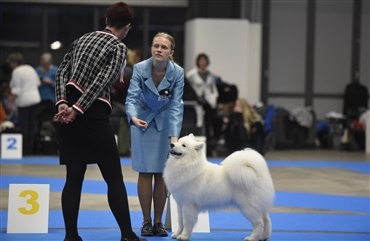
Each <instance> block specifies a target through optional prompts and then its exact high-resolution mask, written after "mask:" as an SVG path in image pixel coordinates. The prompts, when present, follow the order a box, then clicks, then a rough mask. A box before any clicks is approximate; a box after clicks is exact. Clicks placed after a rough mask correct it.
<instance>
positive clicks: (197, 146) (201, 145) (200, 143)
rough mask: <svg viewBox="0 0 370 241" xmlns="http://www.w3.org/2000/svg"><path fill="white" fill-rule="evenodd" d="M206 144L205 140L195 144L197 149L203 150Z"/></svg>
mask: <svg viewBox="0 0 370 241" xmlns="http://www.w3.org/2000/svg"><path fill="white" fill-rule="evenodd" d="M203 146H204V142H198V144H197V145H196V146H195V150H197V151H198V150H201V149H202V148H203Z"/></svg>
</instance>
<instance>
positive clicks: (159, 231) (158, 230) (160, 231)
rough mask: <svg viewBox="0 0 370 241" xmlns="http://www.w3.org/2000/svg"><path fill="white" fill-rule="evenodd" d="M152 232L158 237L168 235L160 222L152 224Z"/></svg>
mask: <svg viewBox="0 0 370 241" xmlns="http://www.w3.org/2000/svg"><path fill="white" fill-rule="evenodd" d="M153 234H154V235H155V236H160V237H167V236H168V233H167V231H166V230H165V229H164V227H163V224H162V223H156V224H154V226H153Z"/></svg>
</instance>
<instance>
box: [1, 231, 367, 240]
mask: <svg viewBox="0 0 370 241" xmlns="http://www.w3.org/2000/svg"><path fill="white" fill-rule="evenodd" d="M136 233H137V234H139V231H136ZM80 235H81V237H82V238H83V240H84V241H119V239H120V236H119V231H118V230H96V229H94V230H81V231H80ZM247 235H249V233H247V232H235V231H213V230H212V231H211V233H194V234H193V236H192V237H191V239H190V241H213V240H216V241H243V239H244V237H245V236H247ZM63 238H64V231H62V230H50V231H49V233H48V234H6V233H5V232H4V231H2V232H1V233H0V240H2V241H8V240H9V241H10V240H12V241H13V240H14V241H52V240H53V241H54V240H58V241H62V240H63ZM369 239H370V236H369V235H368V234H351V233H340V234H336V233H307V232H273V233H272V235H271V237H270V238H269V239H268V241H287V240H291V241H293V240H294V241H308V240H310V241H312V240H320V241H331V240H337V241H342V240H343V241H361V240H369ZM162 240H175V239H171V237H150V238H148V241H162Z"/></svg>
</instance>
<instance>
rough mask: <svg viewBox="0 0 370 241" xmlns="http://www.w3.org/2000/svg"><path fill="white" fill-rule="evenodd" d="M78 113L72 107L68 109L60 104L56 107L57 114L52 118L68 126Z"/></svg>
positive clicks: (65, 105)
mask: <svg viewBox="0 0 370 241" xmlns="http://www.w3.org/2000/svg"><path fill="white" fill-rule="evenodd" d="M77 114H78V112H77V110H75V109H74V108H72V107H68V105H67V104H60V105H59V106H58V113H57V114H55V115H54V118H55V119H56V120H58V121H60V122H61V123H65V124H68V123H70V122H73V121H74V119H75V118H76V116H77Z"/></svg>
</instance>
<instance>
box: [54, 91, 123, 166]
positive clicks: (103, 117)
mask: <svg viewBox="0 0 370 241" xmlns="http://www.w3.org/2000/svg"><path fill="white" fill-rule="evenodd" d="M80 96H81V93H80V92H79V91H77V90H76V89H75V88H74V87H72V86H68V89H67V101H68V105H70V106H71V105H72V104H74V103H76V101H77V100H78V98H79V97H80ZM110 113H111V108H110V107H109V105H108V104H107V103H105V102H102V101H100V100H96V101H95V102H94V103H93V104H92V105H91V106H90V107H89V108H88V109H87V110H86V112H85V113H84V114H83V115H78V116H77V117H76V119H75V120H74V121H73V122H72V123H69V124H59V135H58V136H59V157H60V164H70V163H84V164H92V163H99V162H102V161H104V162H116V161H118V162H119V161H120V157H119V152H118V148H117V144H116V140H115V137H114V133H113V130H112V127H111V124H110V120H109V115H110Z"/></svg>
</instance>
